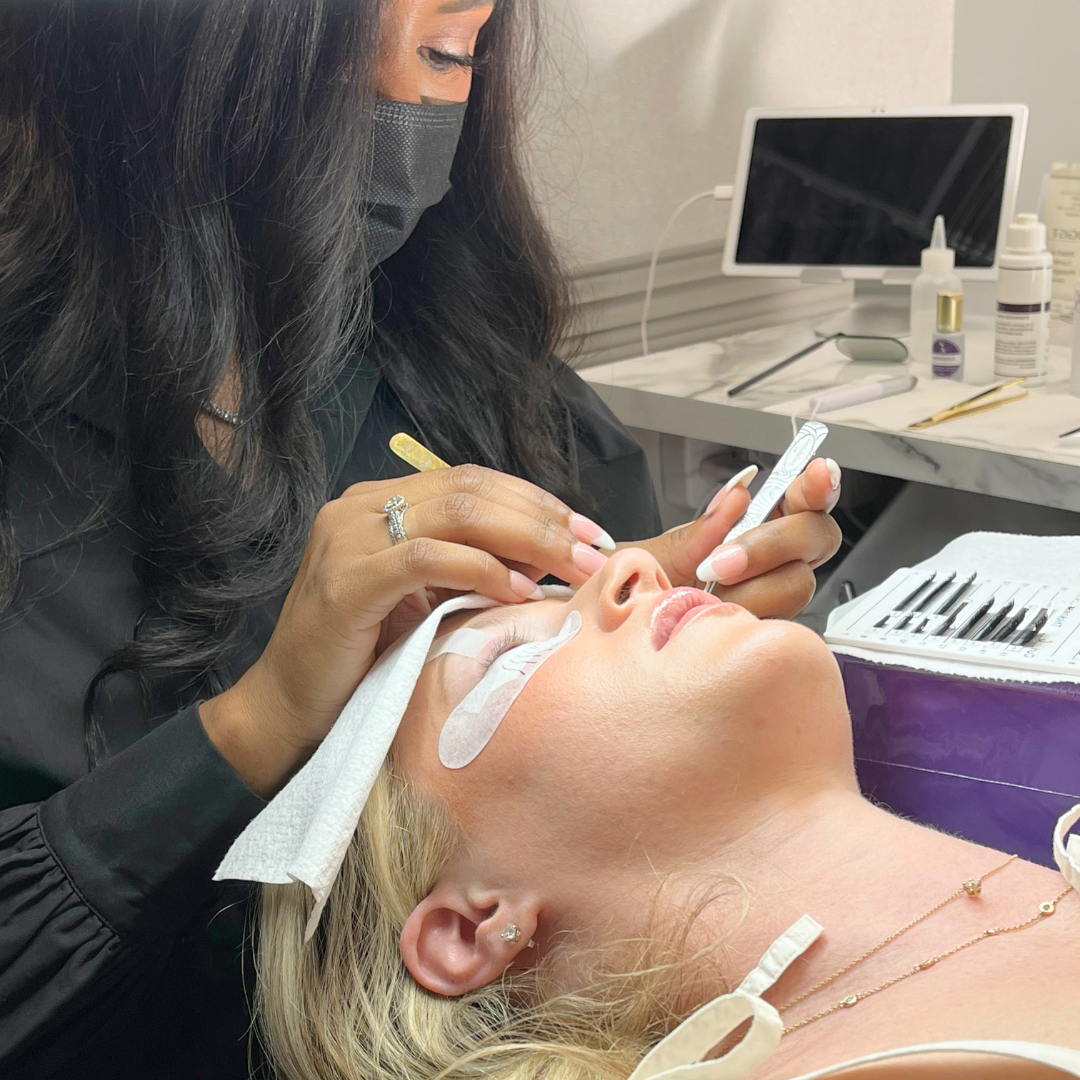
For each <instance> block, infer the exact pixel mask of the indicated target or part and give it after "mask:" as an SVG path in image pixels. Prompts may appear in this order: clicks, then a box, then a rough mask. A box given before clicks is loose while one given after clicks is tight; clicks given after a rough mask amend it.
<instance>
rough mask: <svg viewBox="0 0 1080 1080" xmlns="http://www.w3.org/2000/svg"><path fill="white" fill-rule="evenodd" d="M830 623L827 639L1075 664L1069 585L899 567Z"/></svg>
mask: <svg viewBox="0 0 1080 1080" xmlns="http://www.w3.org/2000/svg"><path fill="white" fill-rule="evenodd" d="M866 601H867V602H866V603H864V604H861V605H857V606H855V607H853V609H852V610H851V611H850V612H849V613H847V614H846V615H845V616H843V617H841V618H840V619H839V621H837V622H836V623H835V624H834V625H833V626H831V627H830V628H829V630H828V632H827V633H826V635H825V640H826V641H828V642H829V643H830V644H847V645H853V646H857V647H859V648H862V649H872V650H882V651H886V652H898V653H907V654H909V655H917V656H928V657H938V658H939V659H946V658H949V657H953V658H956V659H962V660H964V661H966V662H968V663H976V664H991V665H994V666H1000V667H1017V668H1027V669H1029V670H1036V671H1046V672H1061V673H1063V674H1064V673H1066V672H1067V673H1068V674H1070V675H1072V676H1074V677H1075V675H1076V674H1077V672H1078V671H1080V593H1078V592H1077V590H1076V589H1075V588H1062V587H1060V586H1056V585H1045V584H1038V583H1035V582H1024V581H1009V580H1003V579H995V578H987V577H983V576H981V575H979V574H976V573H967V572H965V571H962V570H954V571H936V572H930V571H925V570H900V571H897V572H896V573H895V574H894V575H893V576H892V577H891V578H890V579H889V580H888V581H886V582H884V583H883V584H882V585H881V586H880V587H879V588H877V589H875V590H874V592H873V593H871V594H868V595H867V597H866Z"/></svg>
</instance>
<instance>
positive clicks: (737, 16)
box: [534, 0, 1080, 265]
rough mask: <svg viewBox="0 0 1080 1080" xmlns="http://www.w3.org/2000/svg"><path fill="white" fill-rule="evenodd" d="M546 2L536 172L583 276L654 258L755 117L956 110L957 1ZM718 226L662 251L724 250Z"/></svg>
mask: <svg viewBox="0 0 1080 1080" xmlns="http://www.w3.org/2000/svg"><path fill="white" fill-rule="evenodd" d="M959 2H961V3H962V2H963V0H959ZM970 2H972V3H975V4H981V3H983V2H984V0H970ZM998 2H999V3H1000V4H1002V5H1006V4H1009V3H1010V0H998ZM1061 2H1063V3H1073V4H1077V6H1080V0H1061ZM546 3H547V6H548V11H549V15H550V20H551V30H552V35H551V36H552V48H553V60H554V62H555V66H556V67H557V68H558V69H560V70H561V79H559V80H556V81H555V82H553V83H552V84H551V85H552V86H553V89H552V90H551V91H550V92H549V95H548V98H547V100H546V102H545V104H544V106H543V108H542V109H541V110H540V111H539V112H538V115H537V118H536V124H535V131H536V139H535V154H534V161H535V166H534V169H535V172H536V175H537V178H538V185H539V187H540V190H541V194H542V196H543V197H544V199H545V202H546V204H547V206H548V209H549V213H550V216H551V220H552V222H553V224H554V226H555V229H556V232H557V233H558V234H559V235H560V237H561V238H562V239H563V241H564V243H565V244H566V245H567V248H568V251H569V254H570V256H571V259H572V261H573V262H574V263H576V264H578V265H583V264H590V263H596V262H602V261H607V260H611V259H618V258H625V257H628V256H633V255H638V254H640V253H642V252H646V251H648V250H649V249H650V248H651V247H652V245H653V243H654V242H655V239H656V235H657V233H658V232H659V230H660V228H661V227H662V226H663V223H664V222H665V221H666V219H667V217H668V215H669V214H670V213H671V211H672V210H673V209H674V207H675V206H676V205H677V204H678V203H679V202H681V201H682V200H683V199H684V198H685V197H687V196H688V195H691V194H693V193H694V192H696V191H699V190H704V189H706V188H710V187H712V186H714V185H716V184H720V183H727V182H729V181H730V180H731V179H732V174H733V171H734V168H735V158H736V154H737V150H738V138H739V132H740V129H741V124H742V118H743V114H744V112H745V110H746V109H747V108H748V107H749V106H751V105H771V106H775V107H784V106H815V105H816V106H828V105H893V106H897V105H914V104H920V105H921V104H926V105H939V104H944V103H946V102H948V101H949V99H950V94H951V89H952V53H953V40H952V31H953V0H546ZM726 221H727V212H726V208H725V207H724V206H723V205H722V204H717V203H713V202H708V203H701V204H698V205H697V206H695V207H694V208H693V209H692V210H690V211H688V212H687V214H686V215H685V218H684V219H683V220H682V221H681V222H680V223H679V225H678V226H677V227H676V229H675V230H674V231H673V233H672V235H671V238H670V241H669V243H670V245H671V246H674V247H678V246H680V245H685V244H692V243H700V242H704V241H710V240H715V239H718V238H720V237H722V236H723V233H724V229H725V227H726Z"/></svg>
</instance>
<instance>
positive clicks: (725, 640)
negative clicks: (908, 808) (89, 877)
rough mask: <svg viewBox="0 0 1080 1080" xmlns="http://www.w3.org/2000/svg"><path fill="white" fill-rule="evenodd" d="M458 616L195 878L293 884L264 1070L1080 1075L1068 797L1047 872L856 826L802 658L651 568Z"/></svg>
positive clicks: (639, 1079) (423, 631)
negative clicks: (208, 873)
mask: <svg viewBox="0 0 1080 1080" xmlns="http://www.w3.org/2000/svg"><path fill="white" fill-rule="evenodd" d="M475 603H484V601H479V600H478V598H475V597H472V598H461V599H458V600H455V601H451V602H449V603H448V604H447V605H444V606H443V608H442V609H440V611H439V612H437V613H436V614H434V615H432V616H431V617H429V618H428V620H427V621H426V622H425V623H424V624H423V625H422V626H421V627H420V628H419V629H418V630H416V631H414V632H413V634H412V635H410V637H408V638H406V639H403V641H401V642H399V643H398V644H397V645H396V646H395V647H394V649H393V650H391V652H390V653H388V654H387V655H386V656H384V658H383V659H382V661H381V662H380V664H379V665H377V666H376V668H375V669H374V670H373V672H372V673H371V674H370V675H369V676H368V678H367V679H365V680H364V683H363V684H362V685H361V687H360V689H359V690H358V691H357V695H356V697H355V698H354V702H353V703H351V706H352V705H353V704H355V705H356V706H357V707H356V708H355V709H353V708H351V706H350V709H347V710H346V712H345V713H343V714H342V717H341V719H340V720H339V721H338V724H337V725H336V727H335V728H334V730H333V732H332V734H331V737H330V738H328V739H327V741H326V744H324V747H323V748H322V749H321V750H320V751H319V752H318V753H317V754H316V756H315V758H313V759H312V761H311V762H310V763H309V765H308V766H307V767H306V768H305V769H304V770H303V771H302V772H301V773H299V774H297V776H296V777H295V778H294V780H293V781H292V783H291V784H290V785H289V787H287V788H286V789H285V791H284V792H283V793H282V795H280V796H278V798H277V799H275V800H274V801H273V802H272V803H271V804H270V805H269V807H268V808H267V810H265V811H264V812H263V814H261V815H260V816H259V817H258V818H256V820H255V822H253V824H252V825H251V826H249V828H248V830H247V831H246V832H245V833H244V835H243V836H242V837H241V838H240V840H239V841H238V842H237V844H235V845H234V847H233V849H232V851H231V852H230V854H229V856H228V857H227V858H226V860H225V862H224V863H223V864H222V868H221V870H219V876H220V877H246V878H253V879H257V880H263V881H278V882H293V883H292V884H275V885H268V886H266V887H265V891H264V903H263V912H262V921H261V927H260V971H259V991H258V992H259V1004H260V1016H261V1024H262V1031H263V1035H264V1038H265V1040H266V1044H267V1046H268V1049H269V1051H270V1053H271V1055H272V1057H273V1060H274V1062H275V1065H276V1067H277V1069H278V1071H279V1072H278V1074H279V1075H280V1076H282V1077H288V1078H290V1080H324V1078H325V1080H329V1078H334V1080H436V1078H439V1080H443V1078H446V1080H451V1078H452V1080H465V1078H477V1080H479V1078H481V1077H483V1078H484V1080H502V1078H505V1080H518V1078H521V1080H524V1078H534V1077H535V1078H540V1077H543V1078H545V1080H563V1078H567V1080H570V1078H574V1080H579V1078H580V1080H586V1078H590V1080H591V1078H611V1080H626V1078H628V1077H631V1076H633V1077H634V1080H648V1078H650V1077H655V1076H659V1075H661V1074H662V1075H663V1076H664V1077H665V1080H674V1078H676V1077H687V1078H689V1077H691V1076H692V1077H694V1078H697V1080H727V1078H738V1077H744V1076H753V1077H754V1078H758V1077H760V1078H770V1077H794V1076H796V1075H803V1074H809V1075H813V1076H818V1075H830V1076H832V1075H836V1074H837V1073H839V1072H841V1071H844V1072H847V1071H848V1070H849V1069H850V1070H851V1071H852V1075H856V1076H859V1077H868V1078H869V1077H884V1076H886V1075H887V1076H890V1077H893V1076H904V1077H911V1078H917V1077H930V1076H935V1077H936V1076H940V1075H942V1073H943V1071H944V1072H946V1073H947V1074H948V1075H953V1074H954V1070H955V1075H962V1076H968V1075H971V1076H979V1077H997V1076H1001V1077H1005V1076H1008V1077H1016V1076H1033V1077H1035V1076H1038V1077H1041V1076H1044V1075H1045V1076H1062V1075H1076V1076H1080V1022H1078V1020H1077V1002H1078V1001H1080V899H1078V897H1077V895H1076V894H1075V892H1074V891H1073V889H1072V888H1070V882H1071V884H1072V886H1077V885H1080V857H1078V856H1080V841H1077V840H1076V839H1075V838H1073V847H1072V850H1071V851H1070V853H1069V854H1066V853H1065V851H1064V848H1063V837H1064V833H1065V832H1066V831H1067V829H1068V828H1069V826H1070V825H1071V824H1072V823H1073V822H1075V820H1076V819H1077V818H1078V817H1080V807H1078V808H1077V810H1076V811H1075V812H1073V813H1072V814H1071V815H1066V818H1064V819H1062V823H1060V824H1059V829H1058V835H1057V836H1056V853H1057V856H1058V862H1059V865H1060V866H1061V868H1062V873H1063V874H1065V875H1066V876H1065V877H1062V874H1059V873H1055V872H1052V871H1050V870H1047V869H1045V868H1043V867H1040V866H1035V865H1033V864H1031V863H1027V862H1024V861H1022V860H1019V859H1015V858H1012V859H1010V858H1008V856H1007V855H1006V854H1003V853H1001V852H997V851H993V850H989V849H987V848H983V847H979V846H978V845H975V844H970V843H967V842H965V841H963V840H958V839H955V838H953V837H951V836H945V835H942V834H941V833H938V832H935V831H933V830H931V829H927V828H923V827H921V826H919V825H915V824H912V823H911V822H908V821H903V820H901V819H899V818H897V817H894V816H892V815H891V814H889V813H886V812H885V811H883V810H881V809H879V808H877V807H875V806H874V805H872V804H871V803H869V802H868V801H867V800H866V799H864V798H862V797H861V796H860V794H859V791H858V788H857V786H856V782H855V774H854V768H853V762H852V748H851V728H850V722H849V718H848V713H847V710H846V707H845V702H844V693H843V687H842V684H841V680H840V676H839V673H838V671H837V667H836V664H835V662H834V661H833V659H832V657H831V655H830V653H829V651H828V649H827V648H826V647H825V645H824V644H823V643H822V642H821V641H820V640H819V639H818V638H817V637H815V636H814V635H813V634H812V633H811V632H809V631H808V630H805V629H803V628H802V627H799V626H797V625H795V624H792V623H787V622H779V621H767V622H762V621H759V620H758V619H756V618H754V617H753V616H752V615H750V614H748V613H747V612H746V611H745V610H743V609H742V608H740V607H737V606H735V605H731V604H724V603H721V602H719V601H718V600H715V599H714V598H713V597H711V596H708V595H706V594H705V593H703V592H700V591H698V590H696V589H675V590H672V589H670V588H669V584H668V582H667V580H666V578H665V577H664V575H663V572H662V571H661V570H660V569H659V567H658V565H657V563H656V562H655V561H654V560H653V559H652V557H651V556H649V555H647V554H646V553H644V552H642V551H635V550H626V551H622V552H620V553H619V554H617V555H615V556H614V557H613V558H612V559H611V560H610V561H609V562H608V564H607V566H606V568H605V569H604V570H602V571H601V572H600V573H598V574H597V575H596V576H595V577H594V578H593V579H592V580H591V581H590V582H589V583H588V584H587V585H584V586H583V587H582V588H581V589H580V590H579V591H578V592H577V593H576V595H573V596H572V597H569V598H568V597H567V596H565V595H561V596H554V597H551V598H548V599H545V600H541V601H537V602H535V603H532V604H528V605H524V606H521V607H513V608H490V609H487V610H468V609H467V610H454V609H455V608H460V607H461V606H463V605H468V604H475ZM444 616H445V617H444ZM414 684H415V692H412V688H413V685H414ZM406 706H407V708H406ZM395 714H396V715H395ZM399 721H400V726H398V725H399ZM395 732H396V736H395ZM332 740H333V741H332ZM391 740H392V743H393V745H392V748H390V741H391ZM387 748H389V756H385V755H386V751H387ZM384 757H385V760H384ZM369 788H370V793H369V792H368V789H369ZM365 798H366V803H365ZM361 808H362V813H360V810H361ZM357 814H359V825H358V827H356V828H355V831H354V825H355V823H356V820H357ZM1050 840H1051V838H1050V837H1047V842H1048V844H1049V843H1050ZM1070 856H1071V857H1070ZM302 882H306V884H302ZM312 893H314V896H315V899H316V904H315V907H314V911H313V905H312ZM324 904H325V910H323V905H324ZM316 924H317V928H316ZM821 928H824V929H823V930H822V929H821ZM311 930H314V936H313V937H311V939H310V940H309V941H307V942H305V933H306V931H311ZM688 1017H693V1018H692V1019H690V1020H688V1021H687V1018H688ZM684 1021H685V1022H684ZM665 1037H667V1038H666V1040H665ZM661 1040H665V1041H661ZM932 1044H943V1045H941V1046H938V1047H934V1046H933V1045H932ZM928 1045H929V1046H930V1049H929V1050H928V1049H927V1047H928ZM901 1047H906V1048H909V1049H908V1050H907V1051H906V1052H905V1053H903V1054H902V1055H901V1056H895V1055H889V1054H885V1055H882V1052H885V1051H892V1050H895V1049H896V1048H901ZM875 1055H882V1056H878V1057H875ZM865 1058H870V1059H871V1061H872V1062H876V1064H871V1065H863V1066H859V1064H858V1062H859V1060H860V1059H865ZM702 1059H709V1060H708V1063H707V1064H706V1065H703V1066H699V1067H698V1068H697V1069H693V1068H690V1069H687V1068H685V1067H686V1066H691V1065H692V1064H693V1063H694V1062H698V1061H700V1060H702ZM1021 1061H1024V1062H1026V1064H1024V1065H1021V1064H1020V1062H1021ZM840 1062H846V1063H847V1064H846V1066H838V1063H840ZM1036 1063H1042V1064H1036Z"/></svg>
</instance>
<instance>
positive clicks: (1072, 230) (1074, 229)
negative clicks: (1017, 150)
mask: <svg viewBox="0 0 1080 1080" xmlns="http://www.w3.org/2000/svg"><path fill="white" fill-rule="evenodd" d="M1043 220H1044V221H1045V222H1046V246H1047V248H1048V249H1049V251H1050V254H1051V255H1053V256H1054V292H1053V296H1052V298H1051V300H1050V342H1051V344H1053V345H1071V344H1072V339H1073V297H1074V295H1075V293H1076V285H1077V274H1078V273H1080V163H1078V162H1064V161H1055V162H1054V164H1053V166H1052V167H1051V169H1050V179H1049V180H1048V181H1047V185H1046V208H1045V210H1044V212H1043Z"/></svg>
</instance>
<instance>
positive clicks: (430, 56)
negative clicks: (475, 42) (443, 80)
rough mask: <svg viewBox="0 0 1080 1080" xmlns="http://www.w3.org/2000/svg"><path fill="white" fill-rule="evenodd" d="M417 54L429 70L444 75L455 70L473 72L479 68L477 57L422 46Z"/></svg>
mask: <svg viewBox="0 0 1080 1080" xmlns="http://www.w3.org/2000/svg"><path fill="white" fill-rule="evenodd" d="M417 53H418V54H419V56H420V59H421V60H423V62H424V63H425V64H427V66H428V67H429V68H431V69H432V70H434V71H438V72H442V73H444V74H445V73H446V72H449V71H455V70H459V71H472V70H473V69H474V68H475V67H476V66H477V60H476V58H475V57H472V56H459V55H456V54H455V53H448V52H443V50H441V49H433V48H431V47H430V46H428V45H421V46H420V48H419V49H417Z"/></svg>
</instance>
